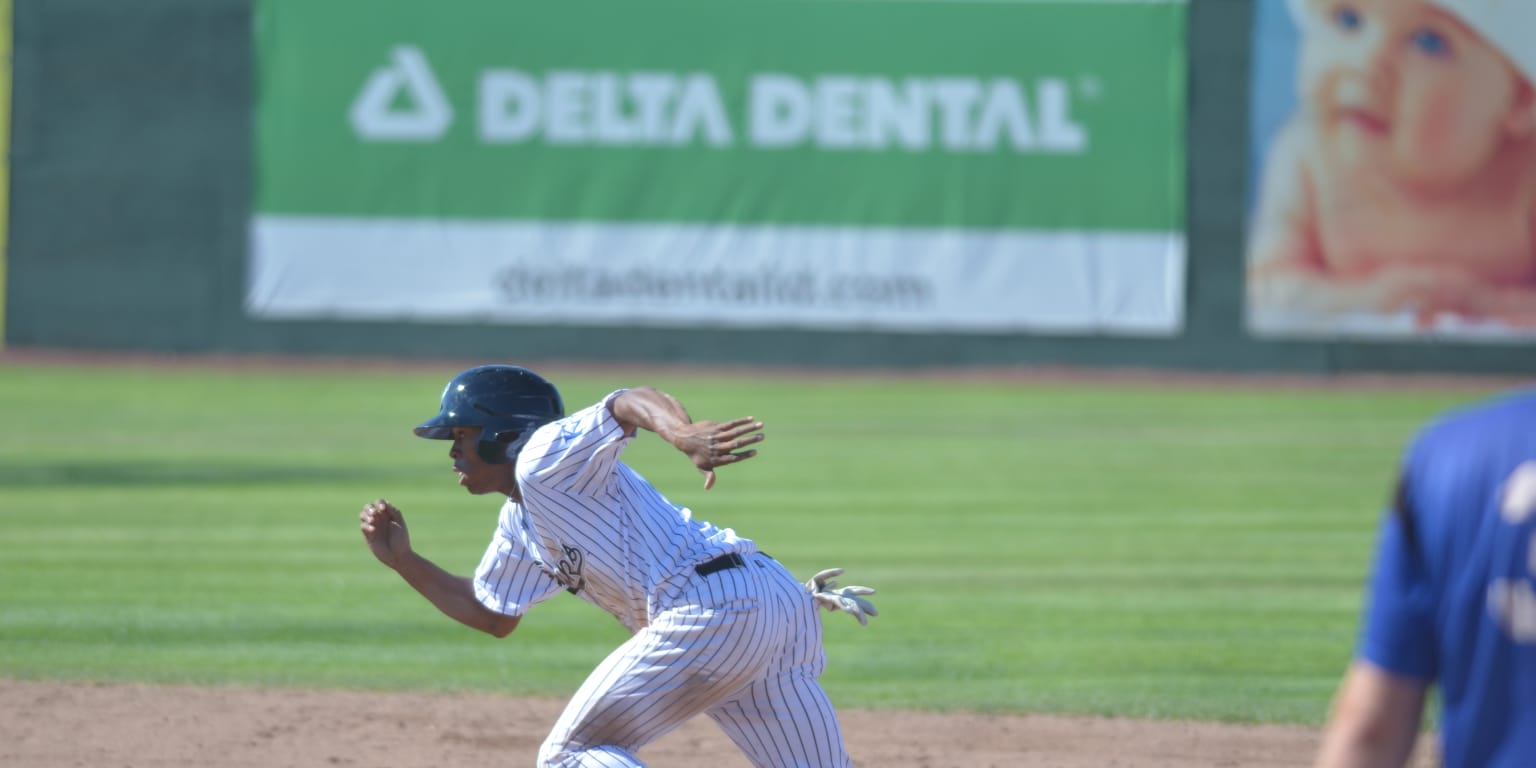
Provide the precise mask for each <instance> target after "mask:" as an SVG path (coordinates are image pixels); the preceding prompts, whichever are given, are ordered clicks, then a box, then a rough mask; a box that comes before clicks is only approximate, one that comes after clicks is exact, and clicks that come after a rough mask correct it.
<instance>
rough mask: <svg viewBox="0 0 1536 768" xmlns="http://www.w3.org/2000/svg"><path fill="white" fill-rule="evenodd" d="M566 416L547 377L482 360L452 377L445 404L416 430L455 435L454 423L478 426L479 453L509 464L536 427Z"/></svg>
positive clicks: (493, 461)
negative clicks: (485, 363)
mask: <svg viewBox="0 0 1536 768" xmlns="http://www.w3.org/2000/svg"><path fill="white" fill-rule="evenodd" d="M563 416H565V403H563V402H562V401H561V400H560V391H559V390H557V389H555V385H553V384H550V383H549V382H547V381H545V380H544V379H543V377H541V376H539V375H538V374H536V373H534V372H533V371H530V370H528V369H527V368H520V367H518V366H515V365H481V366H476V367H474V368H470V369H469V370H467V371H464V372H462V373H460V374H459V375H457V376H454V377H453V380H452V381H449V382H448V386H447V387H445V388H444V389H443V402H442V407H441V408H440V409H439V410H438V413H437V415H436V416H434V417H432V418H430V419H427V420H426V421H424V422H422V423H421V424H420V425H419V426H417V427H416V435H417V436H418V437H426V438H431V439H433V440H452V439H453V428H454V427H480V445H479V453H480V458H482V459H484V460H485V461H487V462H489V463H491V464H505V463H507V462H510V461H511V460H512V458H513V457H514V456H516V455H517V452H518V451H519V450H521V449H522V447H523V444H524V443H527V442H528V438H529V437H530V436H531V435H533V431H534V430H536V429H538V428H539V427H541V426H543V425H545V424H548V423H549V422H551V421H554V420H556V419H559V418H561V417H563Z"/></svg>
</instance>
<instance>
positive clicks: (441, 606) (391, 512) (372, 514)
mask: <svg viewBox="0 0 1536 768" xmlns="http://www.w3.org/2000/svg"><path fill="white" fill-rule="evenodd" d="M358 519H359V520H360V521H361V525H360V526H359V527H360V528H361V530H362V532H363V539H364V541H366V542H368V549H369V550H371V551H372V552H373V555H374V557H376V558H378V559H379V562H381V563H383V564H385V565H387V566H389V567H390V568H392V569H394V571H395V573H398V574H400V577H401V578H403V579H405V583H407V584H409V585H411V588H412V589H415V590H416V591H417V592H418V593H420V594H421V596H422V597H425V598H426V599H427V600H428V601H429V602H431V603H432V605H434V606H436V607H437V609H438V610H439V611H442V612H443V613H444V614H445V615H447V616H448V617H449V618H451V619H453V620H454V621H457V622H459V623H460V624H463V625H465V626H467V627H471V628H474V629H478V630H480V631H481V632H485V633H487V634H490V635H495V636H496V637H506V636H507V635H510V634H512V630H514V629H517V624H518V621H520V620H521V619H522V617H521V616H508V615H505V614H501V613H497V612H495V611H493V610H491V609H489V608H487V607H485V604H484V603H481V602H480V600H479V599H477V598H476V596H475V586H474V581H473V580H472V579H469V578H466V577H464V576H456V575H454V574H452V573H449V572H448V571H445V570H443V569H442V568H440V567H439V566H438V565H437V564H436V563H433V562H432V561H431V560H428V559H426V558H425V557H422V556H421V555H419V554H417V553H416V551H415V550H413V549H411V535H410V531H409V529H407V528H406V525H405V516H404V515H402V514H401V513H400V510H399V509H397V508H396V507H395V505H393V504H390V503H389V502H387V501H385V500H383V499H379V500H377V501H374V502H371V503H369V504H368V505H367V506H365V507H363V511H362V513H361V514H360V515H358Z"/></svg>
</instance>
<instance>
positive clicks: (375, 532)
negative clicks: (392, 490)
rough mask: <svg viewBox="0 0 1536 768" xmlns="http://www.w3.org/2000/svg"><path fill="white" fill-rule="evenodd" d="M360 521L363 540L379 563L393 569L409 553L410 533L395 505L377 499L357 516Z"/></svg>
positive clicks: (403, 517)
mask: <svg viewBox="0 0 1536 768" xmlns="http://www.w3.org/2000/svg"><path fill="white" fill-rule="evenodd" d="M357 518H358V520H360V521H362V522H361V524H360V525H359V526H358V527H359V528H360V529H362V532H363V540H364V541H366V542H368V549H369V550H371V551H372V552H373V556H374V557H377V558H378V559H379V562H381V563H383V564H385V565H387V566H389V567H391V568H394V567H395V566H396V565H397V564H398V563H399V562H400V558H402V557H404V556H405V555H407V554H409V553H410V551H411V533H410V531H409V530H407V529H406V527H405V515H402V514H400V510H399V509H397V508H396V507H395V505H393V504H391V503H389V502H387V501H385V500H383V499H379V500H377V501H372V502H369V503H368V504H367V505H366V506H364V507H363V511H362V513H360V514H359V515H358V516H357Z"/></svg>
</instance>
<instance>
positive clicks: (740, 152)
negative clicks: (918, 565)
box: [246, 0, 1186, 335]
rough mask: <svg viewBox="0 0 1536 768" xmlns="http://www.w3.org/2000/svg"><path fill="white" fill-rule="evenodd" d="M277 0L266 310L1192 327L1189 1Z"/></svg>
mask: <svg viewBox="0 0 1536 768" xmlns="http://www.w3.org/2000/svg"><path fill="white" fill-rule="evenodd" d="M256 11H257V30H258V31H257V55H258V74H259V78H260V79H259V83H258V94H259V97H258V98H259V102H258V108H257V141H256V164H255V167H256V177H257V189H256V194H255V211H254V213H253V218H252V225H251V257H250V258H251V262H250V274H249V282H248V286H247V300H246V308H247V311H248V313H249V314H250V315H251V316H253V317H256V318H261V319H274V320H277V319H338V320H364V321H366V320H379V321H383V320H389V321H400V320H405V321H419V322H492V323H506V324H539V325H547V324H574V325H594V326H609V325H641V326H655V327H690V326H694V325H697V324H701V323H707V324H709V325H710V326H711V327H738V328H751V327H757V328H775V327H776V328H812V329H870V330H888V331H913V332H932V331H953V332H980V333H1019V332H1062V333H1079V334H1123V335H1171V334H1175V333H1177V332H1178V331H1179V330H1180V329H1181V327H1182V322H1183V300H1184V291H1183V286H1184V281H1185V277H1184V271H1185V268H1184V265H1185V257H1184V242H1185V240H1184V234H1183V231H1182V227H1183V222H1184V196H1185V188H1184V176H1183V169H1184V149H1183V136H1184V113H1185V93H1184V82H1185V54H1184V29H1185V15H1186V14H1185V12H1186V8H1185V5H1184V3H1183V2H1179V1H1174V2H1156V1H1153V2H1147V1H1145V0H1136V1H1127V2H1092V3H1084V2H1072V1H1070V0H1066V1H1063V2H977V3H971V2H962V1H957V2H939V3H925V2H879V1H878V0H871V1H869V2H843V1H839V0H817V1H816V2H795V1H793V0H785V1H778V2H769V1H767V0H756V1H754V2H733V3H719V2H702V1H698V0H667V1H660V2H657V1H647V2H628V3H624V2H610V1H609V0H571V1H569V2H561V3H504V2H493V1H492V0H451V1H446V2H438V3H420V2H404V1H403V0H327V2H313V1H312V0H259V2H258V4H257V8H256Z"/></svg>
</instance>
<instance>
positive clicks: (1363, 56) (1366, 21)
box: [1299, 0, 1536, 183]
mask: <svg viewBox="0 0 1536 768" xmlns="http://www.w3.org/2000/svg"><path fill="white" fill-rule="evenodd" d="M1531 1H1533V2H1536V0H1531ZM1306 8H1307V13H1306V20H1305V23H1304V35H1303V44H1302V51H1301V72H1300V77H1299V82H1300V88H1301V95H1302V99H1303V102H1304V103H1305V104H1306V106H1307V108H1308V109H1309V111H1310V117H1311V119H1313V120H1314V121H1316V123H1317V125H1318V127H1319V129H1320V130H1319V135H1320V136H1321V137H1322V140H1323V141H1324V143H1325V144H1326V145H1328V146H1329V147H1330V148H1331V149H1333V150H1334V151H1335V152H1336V153H1337V154H1339V155H1340V156H1341V157H1342V158H1343V159H1344V160H1345V161H1346V162H1348V163H1350V164H1351V165H1355V166H1356V167H1369V168H1374V169H1383V170H1387V171H1390V172H1392V173H1393V174H1394V175H1397V176H1398V177H1400V178H1402V179H1404V180H1409V181H1415V182H1422V183H1436V182H1455V181H1460V180H1464V179H1467V178H1469V177H1471V176H1473V175H1475V174H1476V173H1477V172H1478V171H1480V170H1482V168H1483V166H1484V164H1485V163H1487V162H1488V161H1489V159H1490V158H1491V157H1492V156H1493V153H1494V151H1495V150H1496V149H1497V148H1498V146H1499V145H1500V143H1501V142H1502V141H1504V140H1505V139H1506V138H1507V137H1508V136H1509V134H1510V132H1511V129H1510V127H1509V126H1510V125H1511V124H1512V122H1513V118H1512V115H1514V114H1515V110H1516V109H1517V108H1523V109H1529V106H1528V105H1526V104H1524V103H1523V102H1522V99H1528V98H1529V93H1528V89H1529V88H1530V85H1529V84H1527V83H1525V82H1524V81H1523V80H1522V79H1520V78H1519V77H1518V76H1517V75H1516V73H1515V70H1514V69H1513V67H1512V66H1511V65H1510V64H1509V63H1508V62H1507V61H1506V60H1505V59H1504V58H1503V57H1502V56H1501V55H1500V54H1499V53H1498V52H1497V51H1496V50H1495V49H1494V48H1493V47H1492V46H1490V45H1488V44H1487V43H1486V42H1485V41H1484V40H1483V39H1482V38H1481V37H1480V36H1478V35H1477V34H1476V33H1474V32H1473V31H1472V30H1470V29H1468V28H1467V27H1466V26H1464V25H1463V24H1462V23H1461V22H1460V21H1459V20H1457V19H1456V18H1455V17H1453V16H1451V15H1449V14H1447V13H1445V12H1444V11H1441V10H1439V9H1438V8H1435V7H1434V6H1432V5H1429V4H1428V3H1427V2H1424V0H1307V3H1306Z"/></svg>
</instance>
